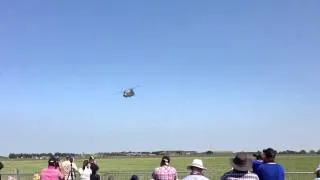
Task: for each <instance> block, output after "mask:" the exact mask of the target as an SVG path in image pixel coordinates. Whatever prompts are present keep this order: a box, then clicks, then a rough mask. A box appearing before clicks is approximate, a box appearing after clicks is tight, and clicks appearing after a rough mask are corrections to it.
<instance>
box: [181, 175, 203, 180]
mask: <svg viewBox="0 0 320 180" xmlns="http://www.w3.org/2000/svg"><path fill="white" fill-rule="evenodd" d="M183 180H209V179H208V178H207V177H205V176H201V175H189V176H187V177H185V178H183Z"/></svg>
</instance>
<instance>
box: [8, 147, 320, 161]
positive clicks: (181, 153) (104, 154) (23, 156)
mask: <svg viewBox="0 0 320 180" xmlns="http://www.w3.org/2000/svg"><path fill="white" fill-rule="evenodd" d="M258 152H259V151H258ZM248 153H256V152H248ZM278 153H279V154H292V155H295V154H296V155H299V154H311V155H312V154H314V155H317V154H320V149H319V150H318V151H315V150H310V151H308V152H307V151H306V150H300V151H294V150H286V151H279V152H278ZM221 154H223V155H231V154H232V152H231V151H229V152H228V151H226V152H214V151H211V150H208V151H205V152H196V151H154V152H131V151H129V152H99V153H95V154H94V156H95V157H97V158H108V157H116V156H144V157H145V156H147V157H152V156H162V155H170V156H215V155H221ZM53 156H55V157H59V158H60V159H62V158H65V157H67V156H72V157H75V158H88V157H89V156H90V154H85V153H82V154H79V153H60V152H56V153H10V154H9V158H10V159H47V158H49V157H53Z"/></svg>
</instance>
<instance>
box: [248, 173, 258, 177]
mask: <svg viewBox="0 0 320 180" xmlns="http://www.w3.org/2000/svg"><path fill="white" fill-rule="evenodd" d="M245 176H246V177H248V178H258V175H257V174H256V173H253V172H248V173H247V174H246V175H245Z"/></svg>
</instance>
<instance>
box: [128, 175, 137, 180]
mask: <svg viewBox="0 0 320 180" xmlns="http://www.w3.org/2000/svg"><path fill="white" fill-rule="evenodd" d="M130 180H139V177H138V176H137V175H132V176H131V178H130Z"/></svg>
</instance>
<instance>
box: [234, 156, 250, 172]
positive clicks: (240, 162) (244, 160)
mask: <svg viewBox="0 0 320 180" xmlns="http://www.w3.org/2000/svg"><path fill="white" fill-rule="evenodd" d="M230 164H231V166H232V167H233V169H234V170H236V171H241V172H248V171H249V170H250V167H251V166H252V159H250V158H249V157H248V155H247V153H245V152H239V153H237V154H236V155H235V157H234V158H232V159H231V160H230Z"/></svg>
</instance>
